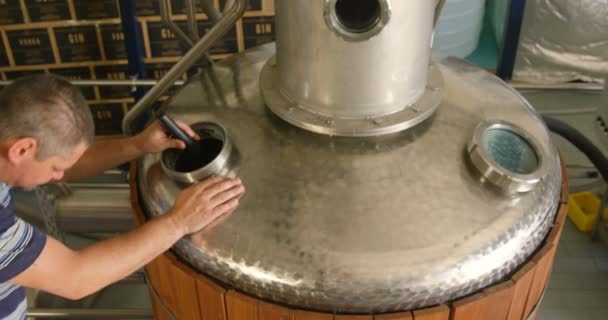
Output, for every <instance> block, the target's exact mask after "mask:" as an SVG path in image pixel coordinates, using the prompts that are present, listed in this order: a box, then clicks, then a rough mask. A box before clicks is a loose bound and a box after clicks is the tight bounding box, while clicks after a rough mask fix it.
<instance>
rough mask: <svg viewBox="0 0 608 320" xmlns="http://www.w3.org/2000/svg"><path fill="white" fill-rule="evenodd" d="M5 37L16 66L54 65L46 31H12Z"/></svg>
mask: <svg viewBox="0 0 608 320" xmlns="http://www.w3.org/2000/svg"><path fill="white" fill-rule="evenodd" d="M6 36H7V38H8V42H9V44H10V46H11V49H12V51H13V58H14V60H15V64H16V65H35V64H53V63H56V62H55V56H54V54H53V49H52V48H51V41H50V38H49V33H48V29H46V28H42V29H27V30H12V31H6Z"/></svg>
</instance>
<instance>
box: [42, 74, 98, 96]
mask: <svg viewBox="0 0 608 320" xmlns="http://www.w3.org/2000/svg"><path fill="white" fill-rule="evenodd" d="M49 72H50V73H54V74H58V75H60V76H63V77H65V78H67V79H69V80H89V79H92V78H93V74H92V73H91V69H90V68H89V67H76V68H50V69H49ZM79 88H80V90H81V91H82V95H83V96H84V97H85V98H86V99H87V100H97V96H96V95H95V88H94V87H93V86H79Z"/></svg>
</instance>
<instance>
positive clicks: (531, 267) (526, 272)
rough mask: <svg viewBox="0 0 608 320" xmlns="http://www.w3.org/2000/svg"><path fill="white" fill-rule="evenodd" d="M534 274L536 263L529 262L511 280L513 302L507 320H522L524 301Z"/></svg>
mask: <svg viewBox="0 0 608 320" xmlns="http://www.w3.org/2000/svg"><path fill="white" fill-rule="evenodd" d="M535 272H536V263H534V262H533V261H530V262H528V263H526V264H525V265H524V266H523V267H522V268H521V269H520V270H519V271H517V272H516V273H515V274H514V275H513V277H511V279H512V280H513V283H514V289H513V301H512V302H511V306H510V307H509V315H508V316H507V319H508V320H522V319H523V314H524V308H525V307H526V299H527V298H528V293H529V292H530V286H531V285H532V279H533V278H534V273H535Z"/></svg>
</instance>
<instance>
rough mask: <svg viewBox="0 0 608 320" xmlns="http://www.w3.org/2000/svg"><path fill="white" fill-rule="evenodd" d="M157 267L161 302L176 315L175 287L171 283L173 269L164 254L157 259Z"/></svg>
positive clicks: (158, 290) (158, 291)
mask: <svg viewBox="0 0 608 320" xmlns="http://www.w3.org/2000/svg"><path fill="white" fill-rule="evenodd" d="M156 265H157V267H158V273H159V277H158V286H155V287H154V288H155V289H156V292H157V293H158V295H159V297H160V298H161V300H162V301H163V302H164V303H165V306H167V308H169V310H171V312H173V313H175V294H174V292H173V286H172V285H171V282H172V281H173V280H172V279H171V268H170V262H169V259H168V258H167V256H166V253H165V254H162V255H160V256H158V257H157V258H156Z"/></svg>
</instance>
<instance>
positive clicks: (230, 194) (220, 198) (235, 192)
mask: <svg viewBox="0 0 608 320" xmlns="http://www.w3.org/2000/svg"><path fill="white" fill-rule="evenodd" d="M243 192H245V187H243V185H241V184H238V185H236V186H233V187H232V188H230V189H228V190H226V191H224V192H220V193H218V194H217V195H215V196H214V197H212V198H211V199H210V201H209V204H210V205H211V206H217V205H220V204H222V203H224V202H226V201H228V200H230V199H232V198H236V197H238V196H240V195H241V194H243Z"/></svg>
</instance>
